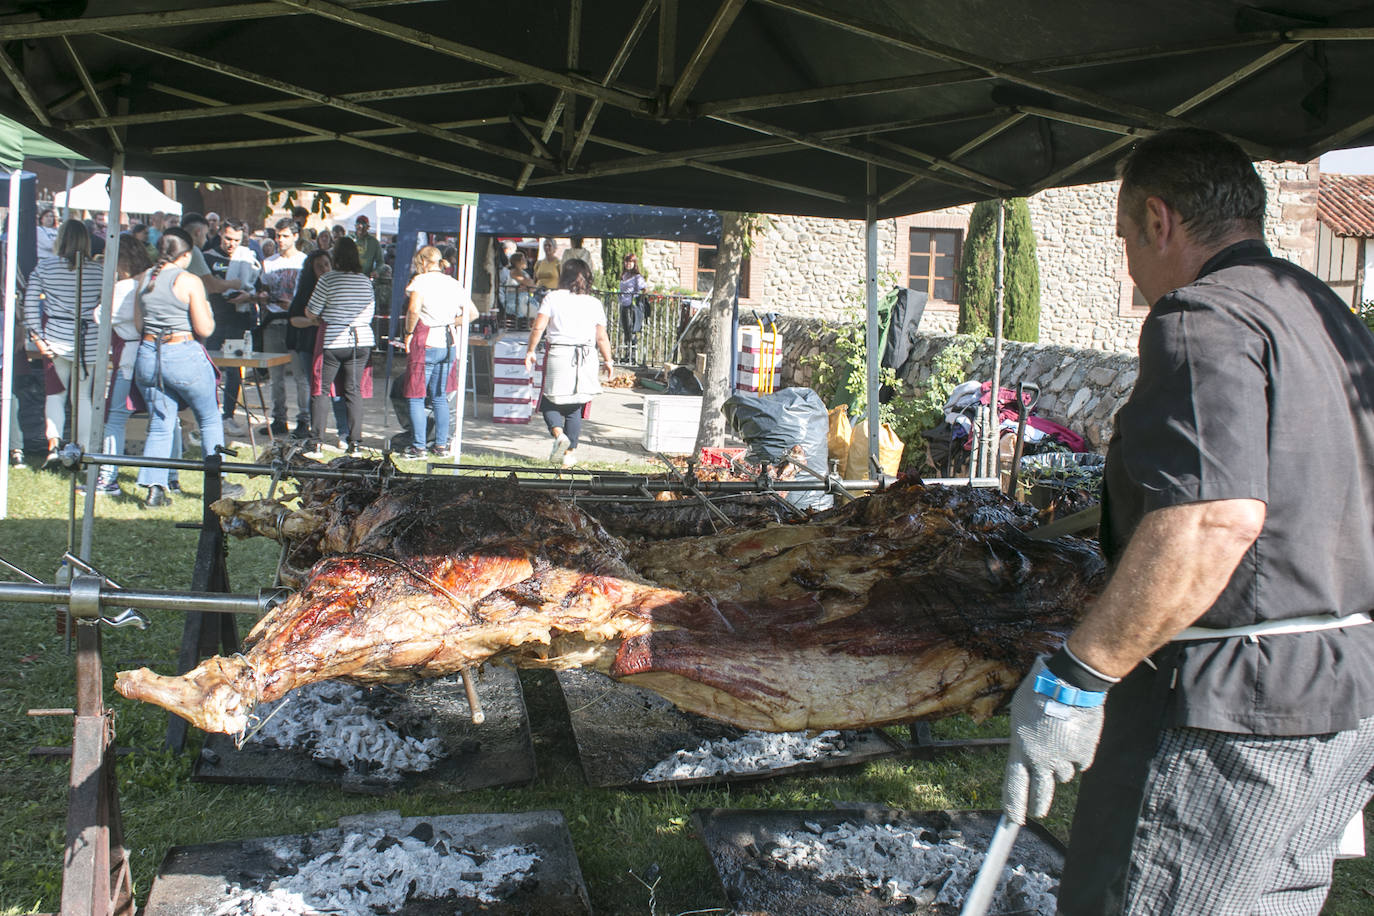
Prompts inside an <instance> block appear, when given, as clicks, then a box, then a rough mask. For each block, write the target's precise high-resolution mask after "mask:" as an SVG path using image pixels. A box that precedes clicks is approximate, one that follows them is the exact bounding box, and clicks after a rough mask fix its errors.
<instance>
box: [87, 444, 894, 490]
mask: <svg viewBox="0 0 1374 916" xmlns="http://www.w3.org/2000/svg"><path fill="white" fill-rule="evenodd" d="M77 460H78V461H79V462H80V463H82V464H112V465H119V466H123V467H157V468H168V469H176V470H182V471H203V470H204V469H205V465H204V464H203V463H202V462H200V461H193V460H190V459H186V458H143V457H140V456H137V455H96V454H82V455H81V456H80V458H79V459H77ZM283 467H285V471H284V472H283ZM451 467H454V468H457V469H459V470H466V469H467V466H466V465H462V464H456V465H451ZM475 467H478V468H481V467H483V466H480V465H478V466H475ZM221 472H222V473H224V474H244V475H246V476H250V477H252V476H263V475H273V474H282V473H285V475H287V476H290V477H296V478H300V479H311V478H313V479H323V480H367V479H372V478H376V477H377V476H378V474H377V472H375V471H359V470H346V469H342V468H324V467H289V466H284V465H282V464H280V463H274V464H248V463H245V464H237V463H230V462H225V463H224V464H223V465H221ZM390 476H391V477H392V478H393V479H405V480H434V479H436V476H435V475H433V474H417V473H413V472H410V471H395V472H393V473H392V474H391V475H390ZM510 477H515V482H516V483H517V484H518V485H519V486H521V487H525V488H527V489H532V490H552V491H563V492H568V491H570V490H585V491H586V492H589V493H594V494H607V495H626V496H633V495H638V494H640V493H642V492H643V491H644V490H645V489H648V490H650V491H655V490H657V491H664V492H673V493H693V487H694V488H695V490H699V491H701V492H703V493H758V492H764V490H763V488H762V487H761V485H760V484H757V483H754V482H752V481H744V480H698V481H697V482H696V483H695V485H691V486H689V485H688V484H686V483H684V482H683V481H681V480H665V479H662V478H658V479H654V478H651V477H648V476H647V475H635V474H624V473H609V474H595V475H592V476H590V477H588V478H587V479H585V480H581V479H578V480H566V479H564V480H558V479H554V478H549V479H533V480H531V479H524V478H520V477H518V476H516V474H515V472H513V471H512V470H511V469H509V468H508V469H505V470H504V472H503V473H501V474H499V475H492V477H491V479H492V480H497V481H499V480H505V479H508V478H510ZM888 482H890V481H888ZM839 484H840V485H841V486H843V487H844V488H845V489H846V490H851V491H866V490H875V489H877V488H878V487H879V486H881V485H882V482H881V481H877V480H845V481H840V482H839ZM767 489H771V490H778V491H782V490H823V489H826V487H825V485H824V484H820V483H818V482H816V481H813V480H810V479H805V480H803V479H797V480H777V479H771V480H769V481H768V484H767Z"/></svg>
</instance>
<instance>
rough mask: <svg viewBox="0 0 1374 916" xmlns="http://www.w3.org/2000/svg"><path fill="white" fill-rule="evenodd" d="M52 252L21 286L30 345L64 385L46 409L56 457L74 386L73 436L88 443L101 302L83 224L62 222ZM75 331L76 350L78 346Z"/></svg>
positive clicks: (87, 232)
mask: <svg viewBox="0 0 1374 916" xmlns="http://www.w3.org/2000/svg"><path fill="white" fill-rule="evenodd" d="M55 250H56V252H57V255H56V256H55V257H51V258H43V259H42V260H40V261H39V262H38V265H37V266H36V267H34V269H33V273H31V274H29V283H28V287H27V288H26V289H25V290H24V327H25V331H26V332H27V334H28V340H29V348H30V349H32V350H36V351H37V352H38V353H40V354H42V356H43V358H44V359H46V360H47V361H48V362H49V363H50V364H51V366H52V368H53V371H54V372H55V373H56V375H57V378H58V380H59V381H60V382H61V383H62V389H63V390H62V391H61V392H58V393H56V394H49V395H48V399H47V402H46V409H45V411H44V413H45V415H46V421H47V422H46V427H47V436H48V452H49V454H48V458H49V460H52V459H53V458H54V457H55V454H56V450H57V446H58V444H59V442H60V440H61V438H62V431H63V427H64V426H65V425H66V422H67V403H68V401H69V400H70V398H71V388H72V386H73V385H75V386H76V390H77V413H76V421H75V424H74V426H73V429H72V439H73V441H75V442H79V443H80V444H81V445H82V446H83V447H84V446H86V444H87V443H86V435H87V431H88V430H89V429H90V424H91V377H92V369H93V367H94V365H95V358H96V352H95V348H96V324H95V318H96V314H95V313H96V308H97V307H98V306H99V305H100V265H99V264H98V263H96V262H95V261H93V260H91V234H90V230H88V229H87V228H86V225H85V224H84V223H83V222H81V220H78V219H69V220H67V221H66V222H65V223H63V224H62V228H61V229H60V230H58V233H57V242H56V245H55ZM78 290H79V293H78ZM78 298H79V299H80V304H79V305H78V302H77V300H78ZM78 334H80V337H81V351H82V352H80V353H78V352H77V350H76V340H77V336H78ZM73 369H76V381H75V382H72V370H73Z"/></svg>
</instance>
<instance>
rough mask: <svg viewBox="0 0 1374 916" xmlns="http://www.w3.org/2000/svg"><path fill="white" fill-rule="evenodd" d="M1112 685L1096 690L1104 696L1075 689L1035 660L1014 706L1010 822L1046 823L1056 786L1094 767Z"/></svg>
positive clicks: (1005, 785)
mask: <svg viewBox="0 0 1374 916" xmlns="http://www.w3.org/2000/svg"><path fill="white" fill-rule="evenodd" d="M1062 658H1063V656H1062V653H1061V655H1057V656H1055V658H1054V659H1053V661H1054V662H1055V663H1058V664H1056V667H1057V668H1059V667H1061V666H1062V665H1063V664H1064V663H1063V661H1062ZM1089 670H1090V669H1089ZM1093 673H1094V674H1096V672H1093ZM1074 679H1075V680H1080V682H1081V679H1079V678H1074ZM1110 683H1111V682H1110V681H1103V682H1100V683H1097V684H1094V685H1093V686H1100V687H1101V688H1102V689H1101V690H1085V689H1083V688H1081V687H1075V686H1074V685H1073V684H1071V683H1069V682H1068V681H1066V680H1064V679H1063V678H1061V677H1059V676H1057V675H1055V674H1054V673H1052V672H1051V671H1050V670H1049V668H1047V667H1046V661H1045V659H1044V658H1041V659H1037V660H1036V662H1035V667H1034V668H1032V669H1031V673H1030V674H1029V675H1027V676H1026V679H1025V680H1024V681H1022V682H1021V686H1020V687H1018V688H1017V689H1016V695H1015V696H1014V697H1012V701H1011V750H1010V752H1009V754H1008V757H1007V772H1006V776H1005V777H1004V779H1003V781H1002V809H1003V810H1004V811H1006V814H1007V817H1008V818H1010V819H1011V820H1013V821H1015V822H1016V823H1018V824H1024V823H1025V822H1026V815H1027V814H1029V815H1030V816H1031V817H1036V818H1040V817H1044V816H1045V815H1046V814H1048V813H1049V811H1050V802H1051V801H1053V799H1054V781H1055V780H1056V779H1057V780H1059V781H1060V782H1068V781H1069V780H1070V779H1073V777H1074V776H1075V775H1077V773H1078V772H1079V771H1082V770H1086V769H1087V768H1088V767H1089V766H1091V765H1092V762H1093V755H1094V754H1095V753H1096V752H1097V742H1098V739H1099V738H1100V737H1101V735H1102V716H1103V707H1102V704H1103V702H1104V701H1105V699H1106V696H1107V694H1106V689H1105V688H1106V687H1107V686H1110Z"/></svg>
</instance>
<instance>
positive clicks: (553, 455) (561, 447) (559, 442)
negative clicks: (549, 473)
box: [549, 433, 572, 464]
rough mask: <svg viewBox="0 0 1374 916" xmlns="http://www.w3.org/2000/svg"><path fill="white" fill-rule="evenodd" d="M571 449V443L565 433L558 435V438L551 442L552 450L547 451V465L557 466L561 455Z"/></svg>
mask: <svg viewBox="0 0 1374 916" xmlns="http://www.w3.org/2000/svg"><path fill="white" fill-rule="evenodd" d="M570 448H572V442H571V441H570V440H569V439H568V436H567V434H566V433H559V434H558V438H556V439H554V440H553V448H552V449H551V450H550V451H549V464H557V463H558V462H559V461H560V460H562V458H563V453H564V452H566V451H567V450H568V449H570Z"/></svg>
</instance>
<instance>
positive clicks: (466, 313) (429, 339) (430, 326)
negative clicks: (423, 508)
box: [405, 245, 477, 458]
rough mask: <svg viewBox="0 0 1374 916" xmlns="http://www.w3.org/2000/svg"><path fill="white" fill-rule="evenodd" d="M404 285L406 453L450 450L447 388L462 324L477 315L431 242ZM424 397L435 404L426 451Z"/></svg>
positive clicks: (451, 387) (453, 380) (451, 381)
mask: <svg viewBox="0 0 1374 916" xmlns="http://www.w3.org/2000/svg"><path fill="white" fill-rule="evenodd" d="M410 267H411V271H412V274H413V276H412V278H411V281H410V285H409V286H407V287H406V296H407V299H406V327H405V331H406V336H405V347H406V376H405V396H406V400H407V402H408V407H409V409H410V437H411V444H410V446H409V447H408V448H407V449H406V450H405V455H406V457H407V458H423V457H425V455H426V454H433V455H434V456H435V457H438V458H444V457H448V454H449V435H450V417H449V406H448V393H449V392H450V391H453V390H455V388H456V386H457V382H458V378H457V373H456V372H455V367H456V366H457V352H458V351H457V345H458V344H460V343H461V341H462V339H463V338H462V329H463V326H464V325H466V324H468V323H469V322H471V321H474V320H475V319H476V318H477V308H476V306H474V305H473V304H472V299H471V298H469V296H468V294H467V292H466V291H465V290H464V289H463V287H462V285H461V284H460V283H459V282H458V281H457V280H455V279H453V277H451V276H449V273H448V269H449V264H448V262H447V261H445V260H444V259H443V256H442V255H441V254H440V253H439V249H438V248H435V247H434V246H433V245H426V246H425V247H423V248H421V249H420V250H419V251H417V252H415V257H414V259H413V260H412V261H411V262H410ZM426 401H428V402H429V404H430V405H431V406H432V407H433V409H434V448H433V449H432V450H430V451H429V452H426V450H425V445H426V441H425V440H426V438H427V432H428V431H427V426H428V424H427V423H426V421H425V403H426Z"/></svg>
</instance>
